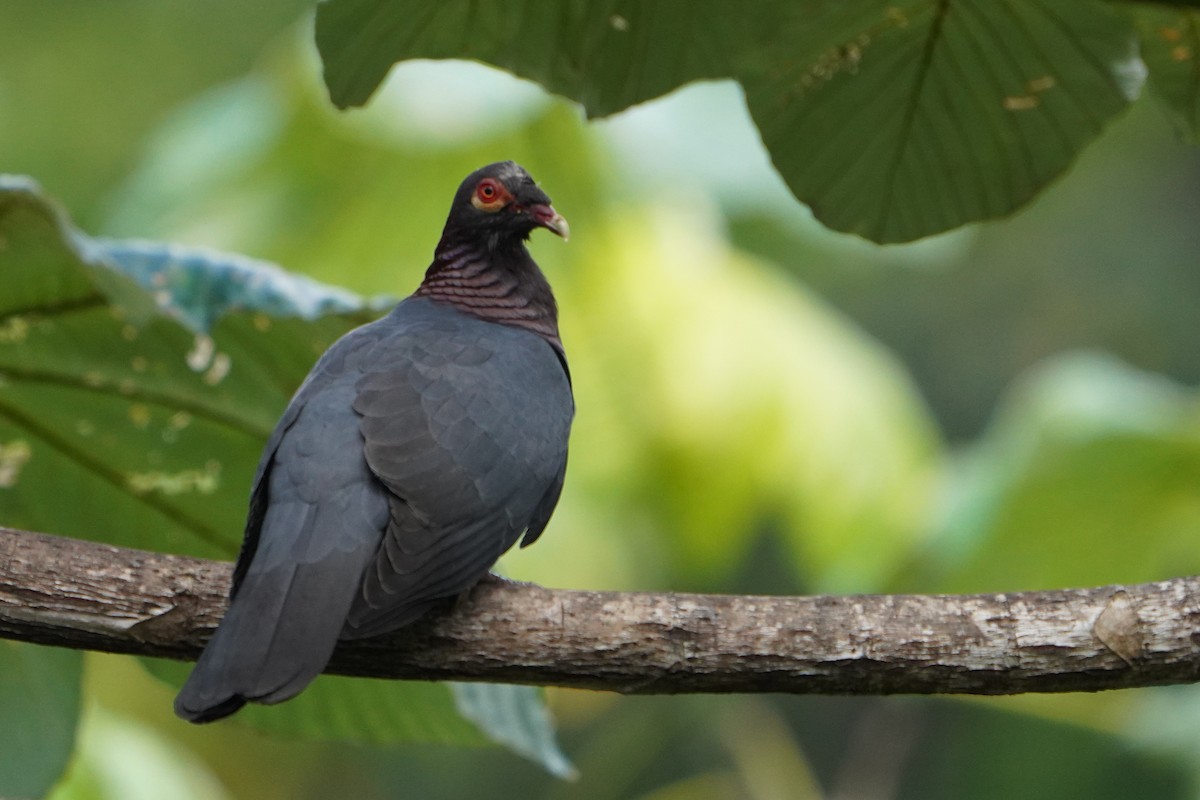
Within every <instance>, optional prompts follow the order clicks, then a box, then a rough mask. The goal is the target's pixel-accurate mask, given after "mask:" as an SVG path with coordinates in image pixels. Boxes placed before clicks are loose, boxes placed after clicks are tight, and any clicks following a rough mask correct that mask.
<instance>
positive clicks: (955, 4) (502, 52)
mask: <svg viewBox="0 0 1200 800" xmlns="http://www.w3.org/2000/svg"><path fill="white" fill-rule="evenodd" d="M316 36H317V45H318V49H319V50H320V52H321V56H322V58H323V60H324V62H325V79H326V83H327V85H328V86H329V88H330V93H331V96H332V97H333V100H334V102H335V103H337V104H339V105H342V106H346V105H354V104H360V103H363V102H365V101H366V100H367V98H368V97H369V96H370V94H371V93H372V92H373V91H374V90H375V88H376V87H377V86H378V84H379V82H380V81H381V80H382V79H383V77H384V76H385V75H386V73H387V68H388V67H389V66H390V65H391V64H392V63H393V62H395V61H398V60H403V59H410V58H470V59H479V60H483V61H487V62H489V63H492V64H495V65H497V66H499V67H502V68H504V69H507V70H510V71H512V72H514V73H515V74H517V75H519V76H522V77H526V78H530V79H533V80H536V81H538V82H540V83H541V84H542V85H543V86H545V87H546V88H547V89H549V90H550V91H553V92H557V93H559V94H563V95H565V96H567V97H570V98H572V99H574V100H576V101H578V102H581V103H583V104H584V107H585V108H586V109H587V111H588V113H589V114H591V115H604V114H610V113H613V112H615V111H619V110H621V109H623V108H626V107H628V106H630V105H633V104H635V103H638V102H642V101H645V100H649V99H652V98H654V97H657V96H659V95H661V94H663V93H665V92H667V91H670V90H671V89H673V88H675V87H677V86H680V85H682V84H684V83H686V82H689V81H693V80H699V79H707V78H717V77H733V78H736V79H737V80H739V81H740V82H741V83H742V86H743V88H744V89H745V93H746V102H747V104H748V105H749V108H750V112H751V114H752V116H753V117H754V120H755V122H756V124H757V125H758V127H759V130H760V131H761V133H762V137H763V142H764V143H765V144H766V147H767V149H768V150H769V151H770V154H771V159H772V161H773V162H774V164H775V166H776V168H777V169H778V170H779V172H780V174H781V175H782V176H783V178H784V180H785V181H786V182H787V184H788V186H789V187H790V188H791V190H792V192H793V193H794V194H795V195H796V197H797V198H799V199H800V200H801V201H803V202H804V203H807V204H808V205H809V206H810V207H811V208H812V210H813V213H814V214H815V215H816V216H817V218H818V219H820V220H821V221H822V222H823V223H824V224H826V225H827V226H829V227H831V228H834V229H836V230H840V231H848V232H853V233H857V234H859V235H862V236H865V237H867V238H869V239H872V240H874V241H878V242H900V241H910V240H912V239H917V238H920V237H922V236H928V235H930V234H933V233H938V232H940V231H945V230H949V229H950V228H954V227H956V226H959V225H962V224H965V223H967V222H971V221H975V220H982V219H992V218H995V217H999V216H1003V215H1006V214H1009V213H1011V212H1012V211H1013V210H1015V209H1016V208H1018V207H1020V206H1021V205H1022V204H1023V203H1025V202H1026V201H1028V200H1029V199H1030V198H1031V197H1033V196H1034V195H1035V194H1036V193H1037V192H1038V191H1040V190H1041V189H1042V188H1043V187H1045V186H1046V184H1047V183H1049V182H1050V181H1052V180H1053V179H1054V178H1056V177H1057V176H1059V175H1061V174H1062V173H1063V172H1064V171H1065V170H1066V169H1067V167H1068V166H1069V165H1070V164H1071V162H1072V161H1073V160H1074V158H1075V156H1076V155H1077V154H1078V152H1079V150H1080V149H1081V148H1082V147H1083V146H1084V145H1085V144H1086V143H1087V142H1089V141H1090V140H1091V139H1092V138H1094V137H1095V136H1096V135H1097V134H1098V133H1099V132H1100V130H1101V129H1102V127H1103V126H1104V124H1105V123H1106V122H1107V121H1108V120H1109V119H1110V118H1112V116H1113V115H1115V114H1116V113H1118V112H1119V111H1121V110H1122V109H1124V108H1125V107H1126V106H1127V105H1128V103H1129V102H1130V101H1131V100H1132V99H1133V98H1134V97H1135V96H1136V95H1137V93H1138V91H1139V89H1140V86H1141V83H1142V80H1143V77H1144V73H1145V68H1144V66H1143V65H1142V62H1141V61H1140V60H1139V59H1138V57H1137V51H1136V45H1135V40H1134V36H1133V32H1132V29H1131V26H1130V23H1129V21H1128V20H1127V19H1126V18H1125V17H1123V16H1121V15H1120V14H1118V13H1116V12H1114V11H1112V10H1110V9H1109V8H1107V7H1105V6H1104V5H1102V4H1098V3H1095V2H1092V0H1062V2H1056V3H1053V4H1051V3H1046V2H1043V0H1009V2H1005V3H995V2H990V0H953V1H952V2H934V0H908V2H900V3H895V2H890V1H889V0H872V2H860V3H852V4H831V3H817V2H815V1H814V0H809V2H803V3H785V2H774V3H759V4H756V5H755V6H754V7H753V9H750V10H747V9H746V8H744V7H741V6H736V5H734V4H728V3H717V2H700V3H697V2H691V3H684V2H648V1H647V0H625V1H624V2H612V1H611V0H610V2H575V3H572V4H568V5H563V4H559V5H555V6H552V7H550V8H545V7H543V6H540V5H534V4H525V5H523V6H518V7H514V6H513V5H511V4H507V5H504V4H492V3H473V2H468V0H450V2H446V3H441V4H439V5H437V6H428V5H426V4H421V3H418V2H416V0H407V1H404V0H401V1H400V2H392V1H391V0H388V2H384V1H383V0H331V1H330V2H327V3H324V4H322V5H321V6H320V7H319V8H318V13H317V28H316Z"/></svg>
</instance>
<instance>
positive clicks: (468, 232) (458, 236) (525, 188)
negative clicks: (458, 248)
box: [442, 161, 571, 249]
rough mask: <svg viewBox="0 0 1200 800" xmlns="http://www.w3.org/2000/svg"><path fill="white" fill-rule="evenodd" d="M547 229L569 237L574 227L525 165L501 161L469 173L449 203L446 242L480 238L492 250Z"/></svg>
mask: <svg viewBox="0 0 1200 800" xmlns="http://www.w3.org/2000/svg"><path fill="white" fill-rule="evenodd" d="M534 228H546V229H547V230H550V231H553V232H554V233H557V234H558V235H559V236H561V237H562V238H563V239H566V238H567V236H568V235H569V234H570V232H571V229H570V228H569V227H568V226H567V221H566V220H565V219H563V218H562V215H560V214H559V213H558V212H557V211H555V210H554V207H553V206H551V205H550V198H549V197H547V196H546V193H545V192H543V191H542V190H541V189H540V188H538V185H537V184H536V183H534V181H533V178H531V177H530V176H529V173H528V172H526V171H525V169H524V167H522V166H520V165H519V164H516V163H514V162H512V161H500V162H498V163H495V164H488V165H487V166H486V167H483V168H481V169H477V170H475V171H474V172H472V173H471V174H470V175H468V176H467V178H466V180H464V181H463V182H462V185H461V186H459V187H458V192H457V193H456V194H455V195H454V203H453V204H452V205H451V206H450V216H449V218H448V219H447V220H446V229H445V231H444V232H443V234H442V239H443V241H448V240H455V241H461V240H463V239H464V238H468V239H469V238H478V239H482V240H485V241H487V242H488V243H489V245H490V246H491V248H492V249H494V248H495V247H496V246H498V245H500V244H502V243H504V242H506V241H513V242H521V241H524V240H525V239H528V238H529V234H530V233H532V232H533V229H534Z"/></svg>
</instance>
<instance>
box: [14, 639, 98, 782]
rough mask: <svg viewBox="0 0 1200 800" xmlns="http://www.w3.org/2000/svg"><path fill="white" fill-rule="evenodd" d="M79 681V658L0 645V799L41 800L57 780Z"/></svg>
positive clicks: (70, 736)
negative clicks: (26, 799) (37, 799)
mask: <svg viewBox="0 0 1200 800" xmlns="http://www.w3.org/2000/svg"><path fill="white" fill-rule="evenodd" d="M82 678H83V654H82V653H79V652H76V651H74V650H65V649H61V648H52V647H39V646H36V645H31V644H22V643H20V642H10V641H4V640H0V741H2V742H4V744H3V745H2V746H0V797H6V798H12V799H13V800H15V799H16V798H26V797H28V798H36V797H42V796H44V795H45V794H46V792H48V791H49V790H50V787H52V786H53V785H54V784H55V782H57V781H58V778H59V776H60V775H61V774H62V772H63V770H64V769H66V766H67V761H68V759H69V758H70V756H71V751H72V748H73V747H74V744H75V726H76V724H77V722H78V719H79V695H80V681H81V680H82Z"/></svg>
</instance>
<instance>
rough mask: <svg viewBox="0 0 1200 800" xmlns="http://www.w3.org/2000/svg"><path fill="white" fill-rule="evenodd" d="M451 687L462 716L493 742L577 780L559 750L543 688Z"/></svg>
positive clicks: (453, 685) (569, 764) (556, 772)
mask: <svg viewBox="0 0 1200 800" xmlns="http://www.w3.org/2000/svg"><path fill="white" fill-rule="evenodd" d="M450 688H451V690H452V691H453V692H454V700H455V703H456V704H457V706H458V711H459V713H460V714H462V715H463V716H464V717H466V718H467V719H469V720H471V721H472V722H474V723H475V724H476V725H478V726H479V729H480V730H482V731H483V732H484V733H486V734H487V735H488V736H489V737H491V739H492V740H493V741H495V742H498V743H500V744H503V745H506V746H507V747H509V748H510V749H512V750H514V751H515V752H517V753H520V754H521V755H523V756H525V757H526V758H528V759H530V760H532V761H536V762H537V763H539V764H541V765H542V766H543V767H545V768H546V771H548V772H549V773H551V774H552V775H556V776H558V777H559V778H568V779H574V778H576V777H578V773H577V772H576V771H575V767H573V766H572V765H571V762H570V761H568V760H567V757H566V756H565V755H563V752H562V750H560V749H559V748H558V742H557V741H556V740H555V738H554V723H553V722H552V720H551V719H550V712H549V711H548V710H547V709H546V703H545V700H544V695H543V692H542V690H541V689H539V688H537V687H536V686H511V685H508V684H499V683H452V684H450Z"/></svg>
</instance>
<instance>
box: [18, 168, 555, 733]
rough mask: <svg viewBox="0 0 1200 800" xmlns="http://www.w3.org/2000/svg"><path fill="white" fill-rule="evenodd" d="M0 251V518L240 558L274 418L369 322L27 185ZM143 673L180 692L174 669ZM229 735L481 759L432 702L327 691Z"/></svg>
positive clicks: (392, 694)
mask: <svg viewBox="0 0 1200 800" xmlns="http://www.w3.org/2000/svg"><path fill="white" fill-rule="evenodd" d="M0 241H2V242H4V243H5V245H6V246H5V247H4V248H3V249H0V298H3V300H2V301H0V520H3V521H4V523H5V524H8V525H15V526H20V527H27V528H32V529H40V530H47V531H53V532H57V533H65V534H69V535H73V536H82V537H86V538H92V539H96V540H99V541H105V542H111V543H114V544H122V545H127V546H133V547H143V548H149V549H157V550H170V551H186V552H191V553H194V554H197V555H204V556H215V557H231V556H232V555H234V554H235V553H236V552H237V548H238V546H239V544H240V539H241V529H242V523H243V520H244V515H245V505H246V495H247V492H248V487H249V486H250V482H251V479H252V477H253V471H254V468H255V465H256V464H257V462H258V457H259V453H260V451H261V449H262V446H263V443H264V442H265V440H266V437H267V435H268V434H269V432H270V430H271V428H272V427H273V426H274V422H275V419H276V418H277V417H278V415H279V413H280V412H281V411H282V409H283V407H284V405H285V404H286V402H287V399H288V398H289V397H290V396H291V393H292V391H293V390H294V389H295V387H296V386H297V385H299V383H300V381H301V380H302V379H303V378H304V376H305V375H306V374H307V372H308V370H309V368H310V367H311V366H312V363H313V362H314V361H315V360H316V358H317V356H318V355H319V354H320V353H321V352H323V351H324V350H325V349H326V348H327V347H328V346H329V344H331V343H332V342H333V340H334V339H335V338H336V337H337V336H339V335H341V334H342V333H344V332H345V331H346V330H348V329H349V328H350V327H351V326H352V325H354V324H355V323H357V322H363V321H366V320H367V319H369V318H370V317H372V316H374V315H375V314H376V313H377V310H376V309H375V308H374V307H373V306H369V305H366V304H364V303H363V302H362V300H360V299H359V298H358V297H356V296H355V295H353V294H352V293H350V292H346V291H344V290H340V289H335V288H332V287H328V286H324V285H321V284H319V283H316V282H315V281H311V280H309V279H306V278H302V277H298V276H294V275H289V274H288V273H286V272H284V271H282V270H281V269H279V268H278V267H276V266H274V265H271V264H266V263H263V262H259V261H254V260H251V259H247V258H243V257H241V256H234V255H228V254H222V253H215V252H211V251H202V250H192V249H187V248H180V247H176V246H172V245H165V244H157V243H151V242H119V241H109V240H98V239H92V238H90V237H88V236H86V235H85V234H83V233H81V232H80V231H78V230H76V229H75V228H74V227H73V226H72V225H71V223H70V221H69V220H68V219H67V217H66V215H65V214H64V213H63V212H62V211H61V210H59V209H58V208H57V207H56V206H55V205H54V204H53V202H52V201H50V200H49V199H48V198H47V197H46V196H45V195H44V194H43V193H42V192H41V190H40V189H39V188H38V187H37V186H36V185H35V184H33V183H32V182H31V181H28V180H25V179H15V178H6V179H0ZM127 276H128V277H127ZM129 278H133V279H134V281H136V282H137V283H140V284H142V285H144V286H145V287H146V290H148V291H149V292H152V293H153V296H154V302H152V301H151V300H150V295H148V294H147V293H146V291H143V290H141V289H139V288H138V286H137V283H134V282H133V281H131V280H129ZM116 303H119V304H120V305H115V304H116ZM156 304H157V306H158V307H159V309H160V310H161V313H159V312H156V311H155V310H154V308H155V305H156ZM125 308H138V309H141V310H142V315H143V317H144V318H145V321H144V322H143V323H142V324H135V323H134V322H133V321H131V319H132V318H131V316H130V315H129V314H128V313H127V312H126V311H125ZM185 323H186V327H185ZM210 328H211V330H210ZM206 331H208V332H206ZM151 669H152V671H153V672H154V673H155V674H156V675H159V676H160V677H162V678H163V679H165V680H167V681H168V682H172V683H174V684H175V685H180V684H181V683H182V680H183V676H184V674H185V673H186V671H187V667H186V666H185V665H181V664H168V663H165V662H153V664H152V666H151ZM536 702H538V700H537V698H536V697H535V698H534V699H533V700H531V701H530V703H536ZM523 710H524V711H526V712H527V713H533V712H532V711H530V710H529V709H528V708H524V707H523ZM239 719H242V720H244V721H245V722H247V723H249V724H252V725H254V726H256V727H259V728H262V729H265V730H270V731H273V732H276V733H286V734H288V735H293V736H305V737H313V738H341V739H356V740H362V741H374V742H387V741H413V740H420V741H441V742H456V743H466V744H477V743H480V742H481V741H482V737H481V736H480V734H479V733H478V732H477V731H475V730H474V729H473V728H472V726H471V725H470V724H469V723H468V722H467V721H465V720H464V719H462V717H460V716H459V715H458V713H457V712H456V710H455V705H454V701H453V699H452V698H451V696H450V692H449V690H447V689H446V687H444V686H440V685H437V684H423V683H413V682H406V683H399V682H385V681H370V680H363V679H351V678H341V677H331V676H323V677H322V678H320V679H319V680H318V681H316V682H315V683H314V684H313V686H311V687H309V689H307V690H306V691H305V692H304V693H303V694H302V695H300V696H299V697H298V698H296V699H294V700H292V701H290V702H288V703H286V704H284V705H282V706H278V707H274V708H269V709H264V708H251V709H247V710H246V711H244V712H243V713H242V714H240V715H239Z"/></svg>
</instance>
